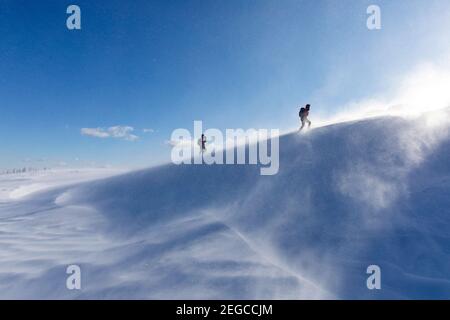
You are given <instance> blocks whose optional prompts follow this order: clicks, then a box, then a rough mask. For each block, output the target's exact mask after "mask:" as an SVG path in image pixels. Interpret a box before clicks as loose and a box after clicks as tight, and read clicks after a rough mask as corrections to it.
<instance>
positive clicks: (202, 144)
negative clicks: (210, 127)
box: [198, 133, 206, 154]
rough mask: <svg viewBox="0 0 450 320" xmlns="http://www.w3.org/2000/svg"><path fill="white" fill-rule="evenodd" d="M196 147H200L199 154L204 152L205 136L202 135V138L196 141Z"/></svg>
mask: <svg viewBox="0 0 450 320" xmlns="http://www.w3.org/2000/svg"><path fill="white" fill-rule="evenodd" d="M198 145H199V147H200V153H202V154H203V153H204V152H205V151H206V136H205V135H204V134H203V133H202V137H201V138H200V139H198Z"/></svg>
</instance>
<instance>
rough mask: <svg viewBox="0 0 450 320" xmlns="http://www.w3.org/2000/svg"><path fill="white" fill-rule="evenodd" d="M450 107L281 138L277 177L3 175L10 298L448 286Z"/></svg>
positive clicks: (231, 295)
mask: <svg viewBox="0 0 450 320" xmlns="http://www.w3.org/2000/svg"><path fill="white" fill-rule="evenodd" d="M449 115H450V110H449V109H447V110H444V111H440V112H433V113H430V114H428V115H426V116H423V117H421V118H420V119H404V118H400V117H379V118H373V119H366V120H361V121H355V122H350V123H341V124H338V125H331V126H327V127H322V128H317V129H314V130H311V131H309V132H308V133H307V134H297V133H295V134H289V135H285V136H282V137H281V138H280V171H279V173H278V174H277V175H275V176H261V175H260V174H259V173H260V172H259V168H258V167H257V166H249V165H212V166H208V165H181V166H175V165H172V164H170V165H165V166H161V167H157V168H152V169H147V170H142V171H137V172H132V173H127V174H122V175H118V176H114V177H110V178H106V179H102V180H96V181H90V182H84V183H78V184H75V185H69V186H67V185H66V186H60V187H57V188H52V189H46V190H41V191H40V192H34V193H29V192H31V191H35V188H37V187H35V188H31V187H30V186H27V187H23V186H21V185H20V184H19V183H18V182H17V181H16V182H12V181H6V180H5V177H0V188H2V190H3V193H2V197H1V199H0V298H25V299H36V298H39V299H42V298H44V299H47V298H55V299H74V298H88V299H91V298H99V299H112V298H118V299H123V298H128V299H134V298H149V299H160V298H167V299H272V298H273V299H301V298H306V299H322V298H339V299H347V298H356V299H361V298H362V299H380V298H389V299H403V298H413V299H414V298H438V299H449V298H450V272H449V271H450V209H449V208H450V194H449V190H450V162H449V156H450V139H449V137H450V134H449V127H450V126H449V118H450V117H449ZM24 179H25V178H24ZM24 183H25V185H26V184H28V182H27V181H26V180H25V181H24ZM34 183H39V182H38V181H37V182H36V181H35V182H34ZM13 184H14V186H15V187H14V188H11V185H13ZM43 184H45V183H43ZM8 186H9V187H8ZM13 189H14V190H13ZM7 190H9V193H7ZM6 194H9V197H6V196H5V195H6ZM70 264H77V265H79V266H80V267H81V272H82V289H81V290H68V289H67V288H66V279H67V276H68V275H67V274H66V268H67V266H68V265H70ZM371 264H376V265H379V266H380V267H381V274H382V276H381V277H382V278H381V282H382V289H381V290H368V289H367V287H366V279H367V277H368V275H367V274H366V269H367V267H368V266H369V265H371Z"/></svg>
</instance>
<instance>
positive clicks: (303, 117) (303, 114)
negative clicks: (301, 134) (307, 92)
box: [298, 104, 311, 131]
mask: <svg viewBox="0 0 450 320" xmlns="http://www.w3.org/2000/svg"><path fill="white" fill-rule="evenodd" d="M310 108H311V106H310V105H309V104H307V105H306V106H305V107H304V108H301V109H300V112H299V114H298V115H299V117H300V121H301V122H302V126H301V127H300V130H299V131H302V129H303V128H304V127H305V125H306V124H308V128H309V127H311V121H309V119H308V116H309V109H310Z"/></svg>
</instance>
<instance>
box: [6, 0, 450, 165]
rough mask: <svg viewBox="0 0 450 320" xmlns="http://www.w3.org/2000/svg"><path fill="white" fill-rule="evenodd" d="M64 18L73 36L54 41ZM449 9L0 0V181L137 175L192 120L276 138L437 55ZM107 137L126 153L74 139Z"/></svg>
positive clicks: (248, 1) (440, 5) (416, 1)
mask: <svg viewBox="0 0 450 320" xmlns="http://www.w3.org/2000/svg"><path fill="white" fill-rule="evenodd" d="M70 4H76V5H78V6H80V8H81V19H82V30H77V31H70V30H68V29H67V28H66V18H67V17H68V15H67V14H66V8H67V6H68V5H70ZM370 4H378V5H379V6H380V7H381V10H382V11H381V13H382V30H380V31H369V30H368V29H367V28H366V19H367V14H366V9H367V7H368V5H370ZM449 9H450V4H449V2H448V0H440V1H437V0H435V1H423V0H408V1H406V0H389V1H379V0H371V1H365V0H346V1H337V0H330V1H320V0H317V1H313V0H305V1H301V0H201V1H200V0H196V1H190V0H183V1H166V0H164V1H163V0H161V1H147V0H145V1H137V0H136V1H122V0H120V1H119V0H109V1H84V0H83V1H81V0H78V1H73V2H66V1H61V0H40V1H25V0H1V1H0V34H1V37H2V40H1V41H0V81H1V82H0V168H9V167H20V166H27V165H40V166H42V165H44V164H43V163H46V164H48V165H52V164H54V163H56V162H59V161H64V162H66V163H68V164H69V165H78V164H80V163H89V162H95V163H97V164H112V165H122V166H146V165H148V166H150V165H152V164H155V163H158V162H161V161H168V159H169V155H170V149H169V148H168V147H167V146H166V145H165V144H164V141H166V140H168V139H169V138H170V135H171V132H172V130H174V129H176V128H180V127H183V128H192V125H193V123H192V122H193V120H203V121H204V123H205V125H206V126H207V127H216V128H220V129H224V128H244V129H245V128H250V127H255V128H289V127H294V126H296V125H297V121H298V119H297V112H298V109H297V106H298V105H301V104H305V103H306V102H309V103H311V104H312V105H313V107H314V112H317V113H318V114H322V115H323V114H333V113H334V112H336V111H337V108H338V107H339V106H340V105H343V104H344V103H346V102H348V101H353V100H358V99H360V98H363V97H366V96H371V95H373V93H374V92H382V91H383V90H387V89H388V88H389V86H390V85H391V83H390V82H389V81H388V79H390V78H391V77H395V76H396V75H398V74H402V73H405V72H407V71H408V70H409V69H411V68H412V67H413V66H415V65H416V64H417V63H418V62H420V61H424V60H433V59H435V57H436V56H437V55H438V54H439V53H440V51H442V50H444V49H446V48H448V42H449V40H448V32H449V30H448V18H449V14H448V13H449ZM116 125H122V126H131V127H134V132H133V134H135V135H137V136H139V139H137V140H136V141H127V140H124V139H114V138H109V139H101V138H95V137H91V136H85V135H82V134H81V131H80V130H81V128H97V127H101V128H103V127H104V128H108V127H111V126H116ZM144 128H152V129H154V130H155V132H147V133H144V132H142V130H143V129H144ZM26 159H28V160H26ZM39 159H44V161H42V162H40V161H39ZM75 159H79V160H78V161H76V160H75ZM26 161H29V162H26ZM28 163H30V164H28ZM39 163H41V164H39Z"/></svg>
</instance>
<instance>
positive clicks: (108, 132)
mask: <svg viewBox="0 0 450 320" xmlns="http://www.w3.org/2000/svg"><path fill="white" fill-rule="evenodd" d="M133 131H134V128H133V127H130V126H113V127H109V128H81V134H82V135H84V136H90V137H95V138H102V139H104V138H115V139H121V140H127V141H136V140H137V139H139V137H138V136H136V135H134V134H132V132H133Z"/></svg>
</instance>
